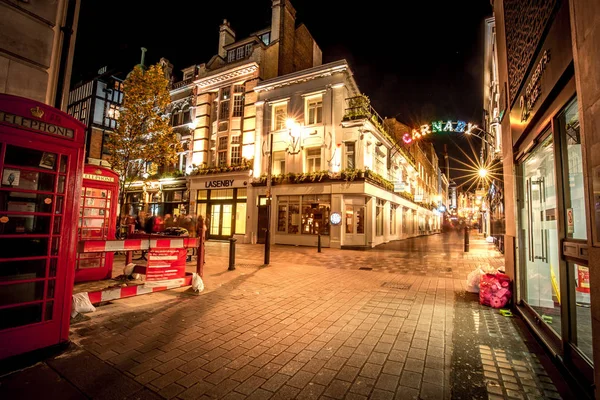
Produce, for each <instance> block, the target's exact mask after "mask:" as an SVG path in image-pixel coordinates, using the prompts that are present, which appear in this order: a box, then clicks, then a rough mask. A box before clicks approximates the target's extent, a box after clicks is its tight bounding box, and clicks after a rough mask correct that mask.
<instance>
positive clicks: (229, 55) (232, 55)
mask: <svg viewBox="0 0 600 400" xmlns="http://www.w3.org/2000/svg"><path fill="white" fill-rule="evenodd" d="M233 61H235V50H229V51H228V52H227V62H233Z"/></svg>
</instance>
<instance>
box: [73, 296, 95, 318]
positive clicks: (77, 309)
mask: <svg viewBox="0 0 600 400" xmlns="http://www.w3.org/2000/svg"><path fill="white" fill-rule="evenodd" d="M94 311H96V307H94V305H93V304H92V302H91V301H90V296H88V293H87V292H81V293H75V294H74V295H73V304H72V307H71V318H75V316H76V315H77V314H78V313H89V312H94Z"/></svg>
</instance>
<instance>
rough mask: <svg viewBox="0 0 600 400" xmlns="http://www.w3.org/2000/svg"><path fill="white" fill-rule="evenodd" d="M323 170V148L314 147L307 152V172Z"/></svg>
mask: <svg viewBox="0 0 600 400" xmlns="http://www.w3.org/2000/svg"><path fill="white" fill-rule="evenodd" d="M320 170H321V148H320V147H314V148H312V149H307V150H306V172H317V171H320Z"/></svg>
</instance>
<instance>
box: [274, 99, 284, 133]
mask: <svg viewBox="0 0 600 400" xmlns="http://www.w3.org/2000/svg"><path fill="white" fill-rule="evenodd" d="M286 119H287V103H284V104H278V105H276V106H274V107H273V130H275V131H278V130H281V129H285V121H286Z"/></svg>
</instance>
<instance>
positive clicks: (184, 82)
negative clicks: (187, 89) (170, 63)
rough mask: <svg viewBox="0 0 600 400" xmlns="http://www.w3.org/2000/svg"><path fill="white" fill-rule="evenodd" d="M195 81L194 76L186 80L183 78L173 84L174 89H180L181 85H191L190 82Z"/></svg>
mask: <svg viewBox="0 0 600 400" xmlns="http://www.w3.org/2000/svg"><path fill="white" fill-rule="evenodd" d="M193 81H194V78H188V79H185V80H183V81H179V82H175V83H174V84H173V89H179V88H180V87H183V86H186V85H189V84H190V83H192V82H193Z"/></svg>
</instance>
